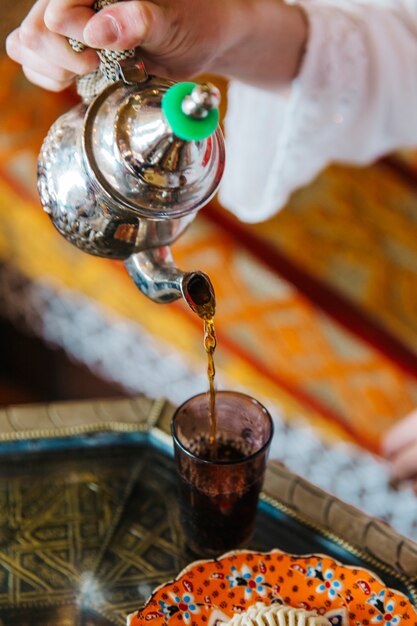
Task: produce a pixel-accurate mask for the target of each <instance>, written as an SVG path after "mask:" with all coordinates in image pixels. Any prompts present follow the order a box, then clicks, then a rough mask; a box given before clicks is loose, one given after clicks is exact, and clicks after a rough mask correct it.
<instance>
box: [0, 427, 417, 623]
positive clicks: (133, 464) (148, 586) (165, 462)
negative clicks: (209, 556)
mask: <svg viewBox="0 0 417 626" xmlns="http://www.w3.org/2000/svg"><path fill="white" fill-rule="evenodd" d="M0 452H3V454H0V476H1V478H0V624H2V625H3V624H4V625H7V626H9V625H10V626H11V625H12V624H15V623H16V624H19V626H40V625H42V626H49V624H50V625H51V626H52V624H53V625H54V626H70V625H71V626H74V625H80V626H81V625H83V626H107V625H110V624H121V625H122V624H125V619H126V615H127V614H128V613H130V612H132V611H134V610H136V609H137V608H139V607H140V606H141V605H142V604H143V603H144V602H145V600H146V599H147V597H148V596H149V594H150V593H151V592H152V590H153V589H154V588H155V587H156V586H158V585H159V584H160V583H162V582H164V581H167V580H170V579H172V578H174V577H175V576H176V575H177V574H178V573H179V572H180V571H181V569H183V567H184V566H186V565H187V564H188V563H189V562H190V560H192V559H191V557H190V556H189V555H187V552H186V547H185V545H184V538H183V535H182V530H181V525H180V522H179V510H178V504H177V491H176V475H175V468H174V463H173V459H172V455H171V448H170V446H168V445H165V444H161V442H160V441H154V440H153V439H152V438H149V437H148V438H145V437H142V439H141V438H140V437H139V438H138V437H137V436H136V437H135V438H134V439H132V438H131V437H126V436H125V437H121V436H120V435H114V434H108V435H105V436H101V437H100V436H99V437H98V438H97V436H84V437H81V438H80V437H78V438H76V439H67V440H65V442H64V441H63V440H49V441H48V442H42V441H38V442H37V443H36V444H32V445H28V444H27V443H25V442H23V443H21V444H13V446H11V447H10V446H7V445H5V444H3V446H2V447H1V448H0ZM248 547H250V548H253V549H256V550H262V551H267V550H270V549H272V548H280V549H283V550H285V551H287V552H290V553H294V554H307V553H310V554H311V553H322V554H328V555H330V556H332V557H334V558H336V559H337V560H339V561H342V562H343V563H347V564H358V565H362V566H364V567H366V568H368V569H370V568H369V565H368V564H367V563H366V562H364V561H362V560H361V559H360V558H358V557H357V556H354V555H353V554H352V553H350V552H349V551H348V550H347V549H343V548H342V547H340V546H339V545H337V544H336V543H334V542H332V541H331V540H330V539H329V538H328V537H325V536H324V535H321V534H320V533H318V532H315V531H313V530H312V529H311V528H309V527H308V526H306V525H304V524H303V523H302V522H300V521H297V520H296V519H294V517H292V516H291V515H290V514H287V513H285V512H283V511H282V510H279V509H278V508H276V507H274V506H272V505H271V504H268V503H266V502H261V504H260V507H259V512H258V516H257V523H256V531H255V535H254V538H253V541H252V543H251V544H250V546H248ZM372 569H374V570H375V568H372ZM376 573H377V574H378V575H379V576H380V577H381V578H382V579H383V580H384V581H385V582H386V583H387V584H388V585H389V586H391V587H394V588H397V589H399V590H401V591H403V592H404V593H406V594H408V595H410V593H409V589H408V588H407V586H404V584H403V582H402V581H401V580H400V579H397V578H396V577H395V575H391V574H387V573H386V572H384V571H378V570H376Z"/></svg>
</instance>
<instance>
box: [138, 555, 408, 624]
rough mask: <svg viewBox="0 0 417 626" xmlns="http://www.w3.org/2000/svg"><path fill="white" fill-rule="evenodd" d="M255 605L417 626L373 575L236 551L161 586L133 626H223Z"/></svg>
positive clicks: (340, 619)
mask: <svg viewBox="0 0 417 626" xmlns="http://www.w3.org/2000/svg"><path fill="white" fill-rule="evenodd" d="M255 602H264V603H265V604H271V603H273V602H278V603H280V604H289V605H291V606H293V607H301V608H305V609H307V610H315V611H316V612H317V613H318V614H320V615H325V616H326V617H327V618H328V619H329V620H330V622H331V624H332V626H348V625H350V626H362V625H363V626H371V625H372V624H377V625H378V626H399V625H401V626H417V610H416V608H415V607H414V606H413V604H412V603H411V602H410V600H409V599H408V598H407V597H406V596H405V595H404V594H403V593H401V592H399V591H396V590H394V589H389V588H388V587H386V585H385V584H384V583H383V582H382V581H381V580H380V579H379V578H378V577H377V576H375V574H373V573H372V572H370V571H368V570H366V569H363V568H360V567H356V566H348V565H343V564H342V563H339V562H338V561H335V560H334V559H332V558H330V557H328V556H324V555H317V554H313V555H307V556H294V555H291V554H287V553H286V552H281V551H280V550H273V551H271V552H252V551H248V550H238V551H235V552H229V553H227V554H225V555H224V556H222V557H221V558H219V559H217V560H210V561H196V562H195V563H192V564H191V565H189V566H188V567H187V568H186V569H184V570H183V571H182V572H181V573H180V574H179V575H178V577H177V578H176V579H175V580H173V581H170V582H168V583H166V584H164V585H161V586H160V587H158V588H157V589H156V590H155V591H154V592H153V594H152V595H151V597H150V598H149V600H148V601H147V603H146V605H145V606H144V607H143V608H142V609H140V610H139V611H137V612H136V613H133V614H132V615H130V616H129V618H128V624H129V626H145V625H146V626H216V622H218V621H225V620H228V619H230V618H231V617H232V616H233V615H234V614H235V613H237V612H239V613H240V612H243V611H246V610H247V609H248V608H249V607H250V606H251V605H252V604H254V603H255Z"/></svg>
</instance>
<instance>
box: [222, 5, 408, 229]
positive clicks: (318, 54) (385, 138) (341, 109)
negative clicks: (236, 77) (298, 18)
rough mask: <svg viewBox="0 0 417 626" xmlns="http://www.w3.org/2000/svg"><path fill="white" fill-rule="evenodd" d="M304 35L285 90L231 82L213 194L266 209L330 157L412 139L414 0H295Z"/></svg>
mask: <svg viewBox="0 0 417 626" xmlns="http://www.w3.org/2000/svg"><path fill="white" fill-rule="evenodd" d="M299 4H300V5H302V6H303V8H304V9H305V11H306V13H307V17H308V21H309V29H310V30H309V32H310V36H309V44H308V49H307V51H306V54H305V57H304V60H303V64H302V67H301V70H300V74H299V76H298V78H297V80H296V81H294V83H293V85H292V86H291V89H290V90H289V93H288V94H283V93H276V92H266V91H262V90H260V89H258V88H255V87H251V86H248V85H244V84H241V83H238V82H232V83H231V84H230V87H229V100H228V113H227V116H226V121H225V131H226V146H227V161H226V169H225V175H224V178H223V182H222V186H221V189H220V201H221V202H222V203H223V205H224V206H226V208H228V209H229V210H231V211H233V212H234V213H235V214H236V215H237V216H238V217H239V218H240V219H242V220H245V221H248V222H255V221H259V220H262V219H266V218H268V217H270V216H271V215H273V214H274V213H276V212H277V211H278V210H279V209H280V208H281V207H282V206H283V205H284V204H285V203H286V201H287V200H288V198H289V196H290V194H291V193H292V192H293V191H294V190H295V189H297V188H298V187H301V186H303V185H305V184H307V183H308V182H310V181H311V180H312V179H313V178H314V177H315V176H316V175H317V174H318V173H319V172H320V170H322V169H323V168H324V167H325V166H326V165H328V164H329V163H331V162H344V163H356V164H364V163H368V162H371V161H372V160H374V159H375V158H377V157H379V156H382V155H383V154H386V153H387V152H390V151H392V150H394V149H396V148H400V147H409V146H413V145H416V146H417V0H368V1H366V0H363V1H359V0H305V1H303V0H301V1H300V2H299Z"/></svg>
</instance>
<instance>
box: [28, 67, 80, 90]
mask: <svg viewBox="0 0 417 626" xmlns="http://www.w3.org/2000/svg"><path fill="white" fill-rule="evenodd" d="M22 70H23V73H24V75H25V76H26V78H27V79H28V80H30V82H31V83H34V84H35V85H38V86H39V87H43V89H47V90H48V91H62V90H63V89H66V88H67V87H69V86H70V85H71V83H72V81H73V78H71V79H70V80H67V81H62V80H55V79H53V78H51V77H50V76H45V75H44V74H41V73H39V72H36V71H34V70H31V69H29V68H27V67H22Z"/></svg>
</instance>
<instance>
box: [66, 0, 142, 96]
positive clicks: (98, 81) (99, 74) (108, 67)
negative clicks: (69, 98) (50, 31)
mask: <svg viewBox="0 0 417 626" xmlns="http://www.w3.org/2000/svg"><path fill="white" fill-rule="evenodd" d="M115 2H118V0H95V1H94V4H93V9H94V11H96V12H97V11H100V10H101V9H103V8H104V7H105V6H108V5H110V4H115ZM68 42H69V44H70V46H71V48H72V49H73V50H75V52H82V51H83V50H85V45H84V44H83V43H81V42H79V41H77V40H75V39H71V38H69V39H68ZM97 54H98V56H99V58H100V66H99V68H98V69H97V70H95V71H94V72H90V73H89V74H85V75H84V76H80V77H79V78H78V79H77V92H78V94H79V95H80V96H81V98H82V99H83V100H84V102H86V103H88V102H90V101H91V100H92V99H93V98H95V97H96V96H97V95H98V94H99V93H100V92H101V91H102V90H103V89H104V88H105V87H107V85H108V84H110V83H113V82H115V81H116V80H119V78H120V65H119V62H122V61H125V60H127V59H132V58H134V57H135V54H136V51H135V49H134V48H130V49H129V50H106V49H103V50H97Z"/></svg>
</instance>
